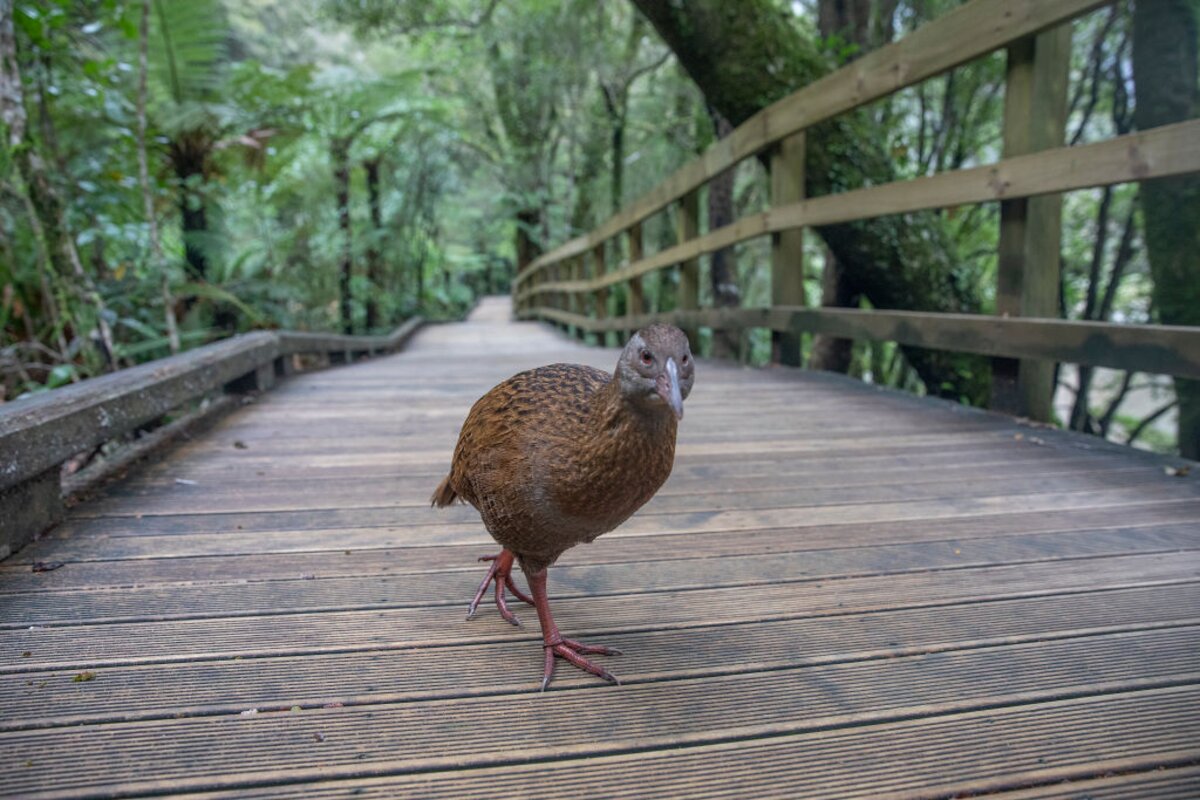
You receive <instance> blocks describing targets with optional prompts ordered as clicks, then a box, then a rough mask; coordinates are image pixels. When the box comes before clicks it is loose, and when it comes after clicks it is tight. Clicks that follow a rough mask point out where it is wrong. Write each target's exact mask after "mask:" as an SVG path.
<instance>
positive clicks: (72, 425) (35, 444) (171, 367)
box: [0, 333, 279, 488]
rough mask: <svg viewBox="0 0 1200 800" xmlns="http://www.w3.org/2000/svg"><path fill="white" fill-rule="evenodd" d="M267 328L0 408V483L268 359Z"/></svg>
mask: <svg viewBox="0 0 1200 800" xmlns="http://www.w3.org/2000/svg"><path fill="white" fill-rule="evenodd" d="M278 352H279V341H278V338H277V337H276V336H275V335H274V334H271V333H249V334H244V335H242V336H235V337H233V338H232V339H227V340H225V341H223V342H217V343H215V344H211V345H206V346H205V347H201V348H198V349H196V350H192V351H190V352H187V353H181V354H180V355H176V356H171V357H169V358H163V359H159V360H157V361H152V362H150V363H148V364H142V365H140V366H137V367H131V368H129V369H124V370H121V371H119V372H114V373H111V374H109V375H103V376H101V377H98V378H90V379H88V380H85V381H80V382H79V383H77V384H74V385H72V386H64V387H62V388H61V389H55V390H54V391H52V392H47V393H45V394H42V395H36V396H33V397H29V398H27V399H25V400H18V401H14V402H12V403H5V404H4V405H3V406H2V407H0V443H2V444H3V451H4V458H3V462H2V463H0V488H7V487H9V486H12V485H14V484H16V483H18V482H20V481H23V480H26V479H28V478H29V477H31V476H33V475H38V474H40V473H42V472H45V471H46V470H48V469H50V468H52V467H56V466H57V465H59V464H61V463H62V462H64V461H66V460H67V459H68V458H70V457H71V456H73V455H75V454H76V453H79V452H81V451H83V450H87V449H89V448H92V447H95V446H97V445H99V444H102V443H104V442H106V441H108V440H109V439H111V438H113V437H114V436H119V435H120V434H122V433H125V432H126V431H130V430H133V429H135V428H137V427H139V426H141V425H144V424H146V423H148V422H151V421H152V420H155V419H157V418H159V417H161V416H162V415H163V414H165V413H167V412H168V411H170V410H171V409H174V408H177V407H178V406H180V405H182V404H183V403H185V402H187V401H189V400H191V399H193V398H196V397H201V396H203V395H205V394H207V393H209V392H212V391H215V390H218V389H221V388H223V387H224V386H225V385H226V384H227V383H229V382H231V381H233V380H235V379H237V378H240V377H241V376H243V375H246V374H247V373H251V372H254V371H255V370H256V369H257V368H258V366H259V365H260V364H264V363H271V362H272V361H273V360H274V358H275V357H276V356H277V355H278Z"/></svg>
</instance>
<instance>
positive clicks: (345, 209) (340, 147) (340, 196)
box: [329, 139, 354, 333]
mask: <svg viewBox="0 0 1200 800" xmlns="http://www.w3.org/2000/svg"><path fill="white" fill-rule="evenodd" d="M329 158H330V161H332V163H333V183H334V187H335V188H334V194H335V195H336V200H337V214H338V228H339V230H340V231H341V233H342V241H341V254H340V256H339V258H338V306H339V308H340V309H341V316H342V333H354V317H353V313H354V309H353V307H352V305H351V300H352V299H353V298H352V297H351V294H350V278H351V273H352V270H353V254H352V252H351V230H350V143H349V142H346V141H343V140H341V139H334V140H333V142H331V143H330V148H329Z"/></svg>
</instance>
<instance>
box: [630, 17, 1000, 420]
mask: <svg viewBox="0 0 1200 800" xmlns="http://www.w3.org/2000/svg"><path fill="white" fill-rule="evenodd" d="M633 2H634V3H635V5H636V6H637V7H638V8H639V9H640V10H641V12H642V13H643V14H645V15H646V17H647V18H648V19H649V20H650V22H651V23H652V24H653V25H654V27H655V28H656V29H657V30H658V32H659V34H660V35H661V36H662V38H663V39H664V41H666V43H667V45H668V46H669V47H670V48H671V49H672V50H673V51H674V52H675V55H676V57H677V58H678V59H679V61H680V63H681V64H682V65H683V67H684V69H686V70H687V72H688V74H689V75H691V77H692V79H693V80H694V81H695V82H696V84H697V85H698V86H699V87H700V89H701V91H703V92H704V95H705V98H706V99H707V100H708V102H709V104H710V105H712V106H713V107H714V108H715V109H716V110H717V111H719V112H720V113H721V114H722V115H723V116H725V117H726V118H727V119H728V120H729V121H730V122H732V123H733V124H735V125H737V124H740V123H742V122H744V121H746V120H747V119H749V118H750V117H751V116H752V115H753V114H754V113H756V112H757V111H759V110H761V109H762V108H764V107H765V106H767V105H769V104H770V103H772V102H774V101H775V100H778V99H780V98H782V97H784V96H786V95H788V94H790V93H791V92H794V91H796V90H797V89H799V88H801V87H803V86H805V85H807V84H809V83H811V82H812V81H814V80H815V79H817V78H819V77H821V76H822V75H824V74H825V73H826V72H828V70H829V68H830V67H831V66H832V65H830V64H829V63H827V60H826V59H825V58H824V57H823V56H822V54H821V53H820V51H819V49H818V46H817V43H816V42H814V41H811V40H810V39H809V38H808V37H806V36H805V35H804V32H803V29H802V28H800V27H799V26H797V25H795V24H793V22H792V20H791V18H790V15H789V14H785V13H781V12H780V10H779V9H778V7H777V6H776V4H775V3H774V2H773V0H743V2H740V3H728V2H724V0H693V2H689V3H686V4H684V3H673V2H671V1H670V0H633ZM807 156H808V164H807V183H806V187H805V190H806V196H808V197H818V196H821V195H826V194H830V193H833V192H841V191H846V190H849V189H854V188H858V187H861V186H864V185H867V184H879V183H885V182H889V181H891V180H892V179H893V178H894V170H893V166H892V162H891V158H890V155H889V154H888V150H887V148H886V146H885V142H884V141H883V137H882V136H881V134H880V132H879V131H878V130H877V129H875V127H874V126H872V125H871V124H870V121H869V120H868V119H867V118H866V116H865V115H864V114H861V113H851V114H846V115H843V116H841V117H839V118H837V119H835V120H833V121H830V122H826V123H822V124H820V125H816V126H814V127H813V128H812V129H810V130H809V132H808V150H807ZM817 231H818V233H820V234H821V236H822V237H823V238H824V239H825V242H826V244H827V245H828V246H829V248H830V250H832V251H833V253H834V255H835V256H836V257H837V260H838V263H839V264H840V265H841V267H842V269H843V270H844V271H845V275H846V277H847V280H848V282H849V284H850V287H851V288H852V289H853V290H855V291H857V292H861V293H862V294H863V295H865V296H866V297H868V298H869V299H870V300H871V303H872V304H873V305H874V306H875V307H876V308H880V309H906V310H915V311H942V312H955V313H977V312H978V311H979V308H980V303H979V298H978V297H976V296H975V295H974V293H973V287H971V286H970V285H969V284H968V283H967V282H966V281H964V280H962V279H961V278H960V277H959V276H958V275H956V273H955V266H956V265H957V261H958V259H957V253H956V250H955V248H954V246H953V244H952V242H951V241H950V240H949V237H948V236H947V235H946V232H945V229H944V227H943V225H942V224H941V221H940V219H939V218H938V216H937V215H935V214H932V213H913V214H905V215H903V216H892V217H883V218H879V219H872V220H868V221H865V222H859V223H849V224H843V225H829V226H825V227H822V228H818V229H817ZM904 353H905V357H906V358H907V359H908V361H909V363H910V364H912V366H913V367H914V369H916V371H917V373H918V374H919V375H920V376H921V378H922V380H923V381H924V383H925V386H926V388H927V390H928V391H929V393H930V394H935V395H943V396H949V397H954V398H966V399H968V400H970V401H972V402H974V403H977V404H982V403H983V402H985V401H986V399H987V397H988V383H989V370H988V366H987V361H986V360H985V359H981V358H979V357H976V356H965V355H961V354H954V353H946V352H937V351H931V350H922V349H920V348H913V347H906V348H904Z"/></svg>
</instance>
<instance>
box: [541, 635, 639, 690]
mask: <svg viewBox="0 0 1200 800" xmlns="http://www.w3.org/2000/svg"><path fill="white" fill-rule="evenodd" d="M544 646H545V649H546V661H545V665H544V667H543V669H542V689H541V690H542V691H543V692H544V691H546V687H548V686H549V685H550V681H551V679H553V678H554V668H555V666H556V665H557V663H558V659H559V658H562V659H565V660H566V661H568V662H570V663H571V664H573V665H574V666H576V667H578V668H579V669H581V670H583V671H584V672H590V673H591V674H593V675H595V676H596V677H597V678H600V679H601V680H604V681H608V682H609V683H611V684H612V685H614V686H620V685H621V680H620V678H618V677H617V676H616V675H613V674H612V673H611V672H609V671H608V670H606V669H605V668H604V667H601V666H600V665H599V664H595V663H593V662H592V661H590V660H588V659H586V658H584V657H583V656H584V655H585V654H586V655H603V656H619V655H621V651H620V650H617V649H616V648H613V647H604V646H603V645H596V644H583V643H582V642H577V641H575V640H574V639H560V640H558V641H557V642H546V644H545V645H544Z"/></svg>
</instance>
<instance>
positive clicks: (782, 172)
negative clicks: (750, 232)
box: [771, 132, 807, 367]
mask: <svg viewBox="0 0 1200 800" xmlns="http://www.w3.org/2000/svg"><path fill="white" fill-rule="evenodd" d="M805 144H806V138H805V134H804V133H803V132H801V133H797V134H794V135H792V136H789V137H788V138H786V139H784V140H783V141H782V142H780V143H779V146H778V148H777V149H776V150H775V152H774V153H772V154H771V205H772V207H778V206H786V205H791V204H793V203H796V202H799V201H800V200H802V199H804V158H805ZM771 305H773V306H803V305H807V303H805V298H804V229H803V228H791V229H789V230H785V231H777V232H776V233H774V234H772V235H771ZM771 338H772V351H773V352H772V357H773V360H774V361H775V362H776V363H779V364H786V365H788V366H792V367H798V366H800V360H801V339H800V335H799V334H798V333H797V332H795V331H790V330H789V331H773V332H772V337H771Z"/></svg>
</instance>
